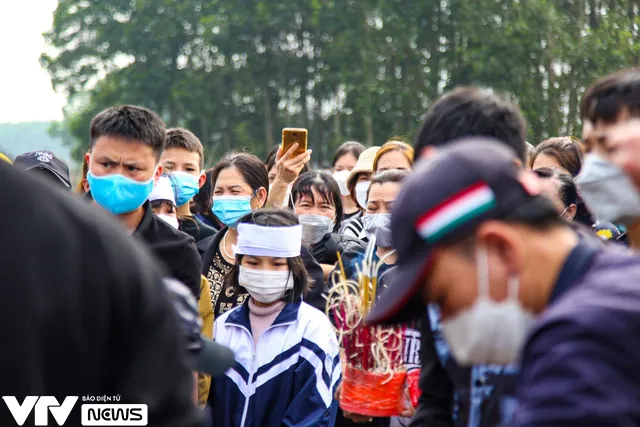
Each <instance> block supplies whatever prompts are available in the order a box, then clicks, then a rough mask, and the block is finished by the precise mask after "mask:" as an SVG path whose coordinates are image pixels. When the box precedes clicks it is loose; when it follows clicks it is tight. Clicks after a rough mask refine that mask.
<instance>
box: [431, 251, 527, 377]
mask: <svg viewBox="0 0 640 427" xmlns="http://www.w3.org/2000/svg"><path fill="white" fill-rule="evenodd" d="M476 266H477V270H478V298H477V299H476V300H475V301H474V302H473V304H472V305H471V307H469V308H467V309H466V310H464V311H462V312H460V313H458V314H457V315H456V316H454V317H452V318H450V319H446V320H443V321H442V322H441V325H442V332H443V334H444V337H445V339H446V340H447V342H448V343H449V346H450V347H451V352H452V353H453V356H454V357H455V358H456V360H457V361H458V363H460V364H461V365H476V364H484V363H496V364H501V365H506V364H509V363H513V362H516V361H518V359H519V356H520V350H521V349H522V346H523V345H524V342H525V339H526V336H527V333H528V332H529V330H530V329H531V327H532V325H533V322H534V321H535V318H534V316H533V314H532V313H531V312H529V311H528V310H526V309H525V308H524V307H522V305H521V304H520V300H519V299H518V287H519V280H518V278H517V277H516V276H513V277H511V278H510V279H509V295H508V296H507V298H506V299H504V300H503V301H500V302H498V301H494V300H492V299H491V297H490V296H489V258H488V255H487V250H486V249H485V248H481V249H478V251H477V254H476Z"/></svg>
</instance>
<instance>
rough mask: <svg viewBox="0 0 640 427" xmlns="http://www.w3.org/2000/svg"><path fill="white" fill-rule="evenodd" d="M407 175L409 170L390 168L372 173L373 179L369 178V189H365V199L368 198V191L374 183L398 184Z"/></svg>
mask: <svg viewBox="0 0 640 427" xmlns="http://www.w3.org/2000/svg"><path fill="white" fill-rule="evenodd" d="M408 176H409V171H405V170H401V169H391V170H388V171H384V172H380V173H379V174H377V175H374V177H373V179H372V180H371V185H369V189H368V190H367V200H369V193H370V192H371V187H373V185H374V184H378V185H383V184H387V183H390V182H393V183H397V184H400V183H402V181H404V180H405V179H406V178H407V177H408Z"/></svg>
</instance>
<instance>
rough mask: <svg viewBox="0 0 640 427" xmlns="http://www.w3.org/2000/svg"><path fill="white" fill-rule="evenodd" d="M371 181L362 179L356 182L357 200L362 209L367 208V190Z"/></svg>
mask: <svg viewBox="0 0 640 427" xmlns="http://www.w3.org/2000/svg"><path fill="white" fill-rule="evenodd" d="M370 185H371V181H362V182H359V183H357V184H356V200H357V201H358V204H359V205H360V207H361V208H362V209H367V191H369V186H370Z"/></svg>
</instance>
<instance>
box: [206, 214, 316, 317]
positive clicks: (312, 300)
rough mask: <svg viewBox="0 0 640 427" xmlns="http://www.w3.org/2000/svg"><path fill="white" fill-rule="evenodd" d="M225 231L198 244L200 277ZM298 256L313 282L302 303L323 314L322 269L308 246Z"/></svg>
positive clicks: (209, 263) (208, 264) (208, 266)
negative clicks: (200, 260) (200, 267)
mask: <svg viewBox="0 0 640 427" xmlns="http://www.w3.org/2000/svg"><path fill="white" fill-rule="evenodd" d="M227 229H228V228H227V227H225V228H223V229H222V230H220V231H219V232H218V233H217V234H216V235H214V236H212V237H209V238H207V239H204V240H201V241H200V242H198V245H197V248H198V252H199V253H200V256H201V258H202V275H203V276H205V277H206V276H207V273H208V272H209V268H211V263H212V262H213V254H214V253H215V251H216V248H217V247H218V245H219V244H220V241H221V240H222V238H223V237H224V233H226V232H227ZM300 256H301V257H302V261H303V262H304V266H305V268H306V269H307V274H308V275H309V279H310V280H312V281H313V284H312V286H311V288H310V289H309V292H308V293H307V295H306V296H305V298H304V301H305V302H306V303H307V304H310V305H312V306H313V307H315V308H317V309H318V310H321V311H322V312H323V313H324V311H325V306H326V301H325V299H324V297H323V293H324V291H325V289H324V275H323V274H322V267H320V264H318V262H317V261H316V260H315V258H314V257H313V255H311V251H310V250H309V247H308V246H306V245H302V250H301V252H300Z"/></svg>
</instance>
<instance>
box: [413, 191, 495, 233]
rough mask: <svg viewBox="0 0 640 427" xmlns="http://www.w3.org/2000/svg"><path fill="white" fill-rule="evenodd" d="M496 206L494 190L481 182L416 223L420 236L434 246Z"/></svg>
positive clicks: (434, 209) (461, 192) (451, 198)
mask: <svg viewBox="0 0 640 427" xmlns="http://www.w3.org/2000/svg"><path fill="white" fill-rule="evenodd" d="M495 205H496V197H495V194H493V190H491V188H490V187H489V186H488V185H487V184H485V183H483V182H479V183H477V184H474V185H472V186H470V187H467V188H466V189H464V190H463V191H460V192H459V193H457V194H456V195H454V196H452V197H450V198H449V199H447V200H445V201H444V202H442V203H440V204H439V205H438V206H436V207H435V208H433V209H431V210H430V211H429V212H427V213H426V214H424V215H423V216H422V217H420V219H418V221H417V222H416V229H417V231H418V234H419V235H420V236H421V237H422V238H423V239H425V240H426V241H427V242H429V243H431V244H433V243H435V242H437V241H438V240H439V239H440V238H441V237H442V236H444V235H446V234H447V233H449V232H450V231H451V230H453V229H455V228H456V227H458V226H459V225H461V224H464V223H466V222H469V221H470V220H471V219H473V218H476V217H478V216H480V215H482V214H483V213H485V212H487V211H489V210H491V209H492V208H493V207H495Z"/></svg>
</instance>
